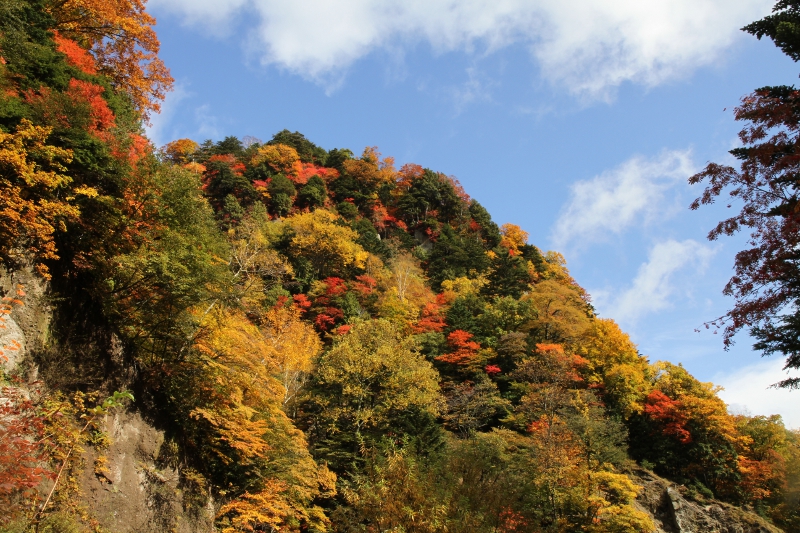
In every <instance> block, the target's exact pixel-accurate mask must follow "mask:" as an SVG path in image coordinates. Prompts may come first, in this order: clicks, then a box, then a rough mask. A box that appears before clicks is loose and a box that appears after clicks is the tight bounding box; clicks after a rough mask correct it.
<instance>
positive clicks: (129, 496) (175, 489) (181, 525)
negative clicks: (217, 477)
mask: <svg viewBox="0 0 800 533" xmlns="http://www.w3.org/2000/svg"><path fill="white" fill-rule="evenodd" d="M105 425H106V434H107V435H108V437H109V439H110V441H111V442H110V445H109V446H108V447H107V448H105V449H101V450H96V449H90V450H88V451H87V452H86V453H85V454H84V457H83V459H84V461H83V462H84V465H85V468H84V470H83V472H82V475H81V483H80V485H81V491H82V495H81V498H82V499H83V501H84V503H85V505H86V507H87V508H89V509H91V512H92V515H93V517H94V518H95V519H96V520H97V521H98V522H99V523H100V525H102V526H103V528H105V529H106V530H109V531H114V532H115V533H162V532H166V531H171V532H174V533H205V532H211V531H214V526H213V522H214V512H215V508H214V502H213V500H212V499H211V498H210V497H209V496H208V494H207V492H205V491H204V490H203V488H202V487H197V486H192V485H191V483H187V480H186V477H185V476H183V478H182V476H181V474H180V472H179V470H178V468H176V466H175V465H174V464H169V463H170V462H171V461H170V459H171V457H170V450H169V448H170V444H169V442H165V439H164V433H163V432H162V431H159V430H157V429H156V428H154V427H153V426H152V425H150V424H149V423H148V422H147V421H145V420H144V419H143V418H142V417H141V416H140V415H139V414H138V413H134V412H128V413H115V414H112V415H109V416H108V417H107V418H106V421H105Z"/></svg>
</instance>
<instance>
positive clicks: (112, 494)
mask: <svg viewBox="0 0 800 533" xmlns="http://www.w3.org/2000/svg"><path fill="white" fill-rule="evenodd" d="M48 289H49V287H48V284H47V283H46V282H44V281H42V280H41V278H40V277H38V276H36V275H35V274H34V273H33V271H32V270H31V269H20V270H16V271H14V272H9V271H7V270H6V269H4V268H3V267H2V266H1V265H0V297H5V296H8V297H13V298H18V299H19V300H21V303H16V304H14V305H12V306H11V312H10V313H9V314H5V313H4V314H3V315H1V316H2V318H3V320H2V321H0V326H2V327H0V350H1V351H2V352H3V354H4V355H5V357H2V356H0V370H3V371H4V372H6V373H8V374H14V375H18V376H20V377H21V378H22V380H21V381H22V384H21V385H20V386H14V387H13V388H14V390H15V392H17V393H19V394H22V395H23V396H24V397H28V395H29V393H31V391H32V390H33V388H32V384H36V388H39V387H40V386H41V384H40V382H39V377H38V373H39V372H38V371H39V369H38V367H37V364H36V361H35V360H36V355H37V353H41V352H45V351H48V350H49V351H56V352H57V351H59V350H60V349H61V346H51V344H53V342H52V341H51V336H50V329H51V327H52V323H53V309H52V307H51V306H50V304H49V301H50V298H51V296H50V295H49V294H48ZM18 290H21V291H22V292H24V296H18V294H17V291H18ZM112 348H113V349H112V350H111V351H112V356H113V355H115V354H116V352H119V351H120V350H121V348H117V347H114V346H112ZM116 355H118V354H116ZM54 371H55V372H58V371H60V370H59V369H55V370H54ZM117 373H118V374H119V373H121V372H117ZM25 383H27V385H25ZM29 388H31V391H29V390H28V389H29ZM0 401H3V399H2V398H1V397H0ZM104 425H105V428H104V429H105V431H104V432H105V434H106V436H107V438H106V439H101V440H102V441H103V445H102V446H100V447H97V448H93V447H87V449H86V450H85V452H84V453H83V456H82V461H80V465H81V467H80V471H79V472H73V473H72V475H74V476H75V477H76V478H77V479H78V480H79V482H78V489H79V493H80V494H79V496H78V498H79V500H81V503H82V504H83V507H84V508H85V509H87V510H88V514H87V517H86V518H88V519H89V520H90V521H94V522H96V524H97V525H98V526H100V527H101V528H102V529H103V530H104V531H113V532H114V533H164V532H174V533H205V532H211V531H214V526H213V522H214V513H215V507H214V502H213V500H212V498H210V496H209V494H208V491H207V490H206V489H205V488H204V487H203V486H201V485H198V484H197V483H196V480H197V479H201V478H199V477H198V476H194V477H193V476H192V475H191V471H183V472H179V469H178V465H177V464H176V461H175V459H174V458H173V457H172V456H171V455H174V454H170V451H169V448H170V444H169V442H167V441H165V438H164V432H163V431H161V430H159V429H157V428H156V427H154V426H153V425H152V424H150V423H149V422H148V421H146V420H145V419H144V418H143V417H142V416H141V415H140V414H139V413H137V412H136V411H129V412H122V411H114V412H112V413H111V414H109V415H107V416H106V418H105V420H104ZM187 474H188V475H187ZM193 479H194V480H195V483H193V482H192V480H193ZM48 489H49V486H44V487H42V490H43V491H45V492H46V491H47V490H48Z"/></svg>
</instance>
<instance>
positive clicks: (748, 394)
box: [714, 358, 800, 429]
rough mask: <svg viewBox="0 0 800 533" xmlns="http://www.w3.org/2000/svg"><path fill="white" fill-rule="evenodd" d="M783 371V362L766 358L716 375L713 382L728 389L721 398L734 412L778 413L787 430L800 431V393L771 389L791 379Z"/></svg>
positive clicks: (753, 413) (751, 413) (778, 359)
mask: <svg viewBox="0 0 800 533" xmlns="http://www.w3.org/2000/svg"><path fill="white" fill-rule="evenodd" d="M782 368H783V360H782V359H780V358H770V359H765V360H763V361H761V362H760V363H757V364H754V365H750V366H746V367H744V368H740V369H738V370H735V371H733V372H730V373H719V374H717V375H716V376H714V383H716V384H719V385H722V386H723V387H724V388H725V390H723V391H721V392H720V393H719V396H720V398H722V399H723V400H725V402H726V403H727V404H728V409H729V410H730V411H731V412H734V413H743V414H750V415H765V416H769V415H773V414H779V415H781V416H782V417H783V421H784V423H785V424H786V426H787V427H791V428H796V429H800V409H798V408H797V405H798V400H800V391H788V390H785V389H772V388H769V387H770V385H772V384H773V383H777V382H778V381H781V380H783V379H786V378H787V377H790V376H789V375H787V373H786V372H785V371H783V370H782Z"/></svg>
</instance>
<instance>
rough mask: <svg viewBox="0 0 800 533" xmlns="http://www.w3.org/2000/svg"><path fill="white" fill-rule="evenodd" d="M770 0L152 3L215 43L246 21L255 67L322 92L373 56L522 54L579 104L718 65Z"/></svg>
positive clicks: (164, 0)
mask: <svg viewBox="0 0 800 533" xmlns="http://www.w3.org/2000/svg"><path fill="white" fill-rule="evenodd" d="M772 3H773V2H772V0H739V1H737V2H730V1H728V0H650V1H648V2H642V1H640V0H538V1H536V2H533V1H531V0H498V1H495V2H484V1H482V0H340V1H337V2H330V1H328V0H294V1H292V2H286V1H284V0H227V1H220V0H151V5H152V6H154V7H155V8H156V9H157V10H158V9H164V10H172V11H174V12H178V13H181V14H183V16H184V17H185V20H186V21H187V22H188V23H191V24H197V25H201V26H203V27H204V29H206V30H207V31H212V32H214V33H217V34H219V33H220V31H224V30H222V29H223V28H225V25H226V21H230V20H233V19H234V18H235V17H236V16H237V15H241V14H242V13H245V12H247V13H248V14H249V13H253V14H255V15H256V16H254V17H250V18H251V19H252V21H253V22H252V23H251V24H252V26H251V30H252V32H253V36H254V38H253V41H252V42H254V43H256V44H257V46H258V47H259V48H260V55H261V57H262V61H263V63H264V64H270V65H277V66H278V67H281V68H284V69H287V70H289V71H291V72H294V73H297V74H299V75H301V76H304V77H306V78H308V79H311V80H315V81H317V82H320V83H323V84H325V85H330V84H334V85H335V84H337V83H340V82H341V79H342V72H343V71H344V70H346V69H347V67H349V66H350V65H352V64H353V63H354V62H356V61H357V60H359V59H360V58H362V57H364V56H366V55H367V54H369V53H370V52H372V51H374V50H376V49H387V48H389V49H391V48H397V47H413V46H414V45H416V44H417V43H420V42H425V43H428V44H429V45H430V46H431V47H432V48H433V49H434V50H435V51H436V52H438V53H443V52H449V51H458V50H460V51H464V52H466V53H469V54H476V53H477V54H487V53H492V52H493V51H496V50H498V49H501V48H504V47H507V46H510V45H514V44H517V45H520V44H521V45H523V46H527V47H529V49H530V53H531V57H532V58H533V59H534V61H535V62H536V63H537V65H538V66H539V68H540V70H541V72H542V74H543V75H544V77H545V78H546V79H548V80H550V81H551V82H552V83H554V84H558V85H561V86H563V87H567V88H568V90H569V91H570V92H571V93H573V94H575V95H577V96H579V97H582V98H587V99H606V100H607V99H610V98H612V97H613V95H614V91H615V88H617V87H619V86H620V85H621V84H622V83H624V82H626V81H632V82H634V83H638V84H642V85H645V86H655V85H658V84H660V83H662V82H664V81H666V80H670V79H674V78H676V77H682V76H685V75H687V73H690V72H691V71H692V70H693V69H695V68H698V67H701V66H703V65H708V64H711V63H713V62H715V61H717V60H718V59H719V57H720V54H721V52H722V51H723V50H724V49H725V48H727V47H728V46H730V45H731V43H732V42H733V41H734V39H735V38H736V36H737V35H738V34H740V32H739V30H738V28H740V27H742V26H743V25H744V24H746V23H748V22H750V21H752V20H754V19H756V18H758V17H761V16H763V15H765V14H767V13H769V10H770V8H771V6H772Z"/></svg>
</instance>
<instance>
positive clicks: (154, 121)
mask: <svg viewBox="0 0 800 533" xmlns="http://www.w3.org/2000/svg"><path fill="white" fill-rule="evenodd" d="M189 96H190V93H189V92H188V91H187V90H186V87H185V85H183V84H181V83H176V84H175V86H174V87H173V89H172V92H170V93H168V94H167V97H166V98H165V99H164V101H163V102H162V103H161V112H160V113H158V114H154V115H153V116H152V117H151V118H150V125H149V126H147V127H146V128H145V133H146V134H147V137H148V138H149V139H150V140H151V141H152V142H153V144H155V145H156V146H163V145H164V144H166V143H168V142H169V141H172V140H174V139H175V131H174V130H173V129H172V128H171V125H172V121H173V119H174V118H175V112H176V111H177V109H178V107H179V105H180V103H181V101H183V100H185V99H186V98H187V97H189Z"/></svg>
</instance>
